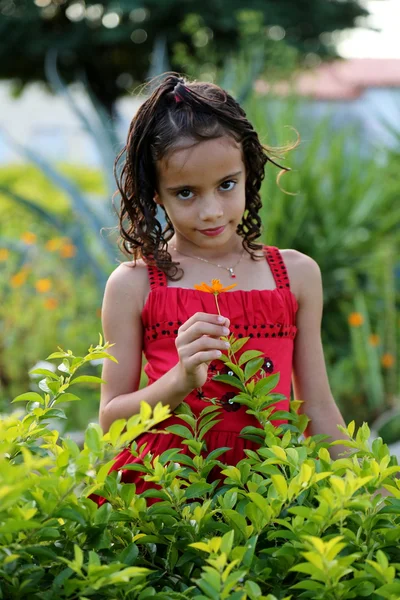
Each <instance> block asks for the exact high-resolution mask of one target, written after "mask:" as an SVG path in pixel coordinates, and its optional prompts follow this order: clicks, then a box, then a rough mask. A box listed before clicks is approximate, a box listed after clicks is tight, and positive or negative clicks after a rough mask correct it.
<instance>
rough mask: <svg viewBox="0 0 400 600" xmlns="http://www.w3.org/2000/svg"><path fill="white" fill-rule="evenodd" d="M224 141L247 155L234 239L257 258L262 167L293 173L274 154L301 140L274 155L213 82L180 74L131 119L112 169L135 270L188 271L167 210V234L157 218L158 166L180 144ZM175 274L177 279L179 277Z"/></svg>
mask: <svg viewBox="0 0 400 600" xmlns="http://www.w3.org/2000/svg"><path fill="white" fill-rule="evenodd" d="M226 135H230V136H232V137H233V138H234V140H235V141H236V142H238V143H240V144H241V148H242V152H243V161H244V164H245V168H246V184H245V195H246V204H245V211H244V214H243V218H242V221H241V223H240V224H239V225H238V227H237V233H238V235H240V236H241V237H242V238H243V242H242V244H243V248H244V249H245V250H246V251H247V252H248V253H249V254H250V255H251V257H252V259H253V260H256V257H255V255H254V253H253V252H254V251H257V250H261V248H262V245H261V244H257V243H255V242H254V241H253V240H255V239H257V238H259V237H260V235H261V227H262V224H261V219H260V216H259V214H258V212H259V210H260V208H261V206H262V204H261V198H260V193H259V191H260V187H261V183H262V180H263V179H264V167H265V164H266V162H267V161H270V162H271V163H273V164H274V165H275V166H277V167H279V168H280V169H282V170H281V172H280V173H279V175H278V179H279V176H280V175H281V174H282V173H283V172H284V171H290V169H288V168H287V167H282V166H281V165H279V164H278V163H276V162H275V161H274V160H272V158H270V156H269V154H271V155H275V156H279V157H281V156H282V153H283V152H285V151H287V150H291V149H292V148H294V147H296V146H297V144H298V141H297V142H296V143H295V144H292V145H291V146H284V147H282V148H275V149H273V148H270V147H268V146H265V145H262V144H261V143H260V141H259V139H258V135H257V133H256V132H255V130H254V129H253V127H252V125H251V123H250V122H249V121H248V120H247V118H246V113H245V112H244V110H243V109H242V108H241V106H240V105H239V104H238V103H237V102H236V100H234V98H232V96H230V94H228V93H227V92H226V91H224V90H222V89H221V88H220V87H218V86H217V85H214V84H211V83H205V82H196V81H194V82H188V81H187V80H185V79H184V78H182V77H180V76H179V75H177V74H169V75H167V76H166V77H165V79H164V80H163V81H162V82H161V83H160V84H159V85H158V87H157V88H156V89H155V90H154V91H153V93H152V94H151V95H150V97H149V98H148V99H147V100H146V101H145V102H144V103H143V104H142V105H141V106H140V108H139V110H138V111H137V113H136V115H135V117H134V118H133V119H132V122H131V125H130V127H129V133H128V138H127V142H126V146H125V147H124V148H123V149H122V151H121V152H120V153H119V155H118V156H117V158H116V160H115V164H114V175H115V178H116V181H117V186H118V190H119V193H120V195H121V206H120V210H119V214H118V216H119V231H120V246H121V250H123V251H125V252H126V253H127V254H128V255H132V256H133V258H134V262H135V264H136V260H137V259H138V258H143V260H144V261H145V262H146V263H147V264H153V265H154V264H155V265H156V266H157V267H158V268H159V269H161V270H162V271H163V272H164V273H165V274H166V275H167V277H168V278H169V279H171V280H172V281H179V280H180V279H181V278H182V275H183V270H182V269H181V268H178V267H177V265H178V264H179V263H174V262H173V261H172V257H171V255H170V254H169V252H168V241H169V240H170V239H171V238H172V237H173V235H174V232H175V230H174V227H173V225H172V223H171V221H170V219H169V217H168V214H167V213H166V212H165V209H164V207H162V208H163V210H164V212H165V218H166V223H167V225H166V227H165V229H164V231H163V230H162V227H161V223H160V222H159V220H158V219H157V218H156V211H157V204H156V203H155V201H154V194H155V191H156V189H157V176H156V161H159V160H161V159H162V158H163V157H164V156H165V155H166V154H167V153H168V152H170V151H172V150H173V149H174V146H175V145H176V143H177V141H178V140H180V139H182V138H187V139H190V140H194V141H195V142H200V141H203V140H209V139H215V138H219V137H221V136H226ZM267 153H268V154H267ZM124 155H125V162H124V163H123V166H122V169H120V170H119V172H118V163H119V161H120V159H121V157H122V156H124ZM116 193H118V192H116ZM258 258H259V257H258ZM178 272H180V276H179V277H176V278H174V277H175V275H176V274H177V273H178Z"/></svg>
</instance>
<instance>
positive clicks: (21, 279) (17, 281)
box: [11, 271, 27, 288]
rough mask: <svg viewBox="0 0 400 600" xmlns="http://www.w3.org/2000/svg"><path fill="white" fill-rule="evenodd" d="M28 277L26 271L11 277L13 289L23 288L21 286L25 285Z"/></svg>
mask: <svg viewBox="0 0 400 600" xmlns="http://www.w3.org/2000/svg"><path fill="white" fill-rule="evenodd" d="M26 275H27V273H26V271H19V272H18V273H15V275H13V276H12V277H11V285H12V287H15V288H16V287H21V285H23V284H24V283H25V281H26Z"/></svg>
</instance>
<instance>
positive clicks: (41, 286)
mask: <svg viewBox="0 0 400 600" xmlns="http://www.w3.org/2000/svg"><path fill="white" fill-rule="evenodd" d="M35 287H36V290H37V291H38V292H40V293H41V294H44V293H45V292H48V291H49V289H50V288H51V281H50V279H38V280H37V282H36V284H35Z"/></svg>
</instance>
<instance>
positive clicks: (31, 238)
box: [21, 231, 37, 245]
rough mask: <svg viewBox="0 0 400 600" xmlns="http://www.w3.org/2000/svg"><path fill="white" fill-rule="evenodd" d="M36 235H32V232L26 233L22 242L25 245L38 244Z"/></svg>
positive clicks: (22, 237)
mask: <svg viewBox="0 0 400 600" xmlns="http://www.w3.org/2000/svg"><path fill="white" fill-rule="evenodd" d="M36 237H37V236H36V234H35V233H32V232H31V231H25V232H24V233H23V234H22V235H21V240H22V241H23V242H25V244H29V245H31V244H34V243H35V242H36Z"/></svg>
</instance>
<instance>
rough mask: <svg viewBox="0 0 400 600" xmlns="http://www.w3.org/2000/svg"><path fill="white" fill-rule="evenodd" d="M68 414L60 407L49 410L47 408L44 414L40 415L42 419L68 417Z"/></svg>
mask: <svg viewBox="0 0 400 600" xmlns="http://www.w3.org/2000/svg"><path fill="white" fill-rule="evenodd" d="M66 418H67V416H66V414H65V412H64V411H63V410H61V409H59V408H49V410H45V412H44V414H43V415H42V416H41V417H40V419H66Z"/></svg>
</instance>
